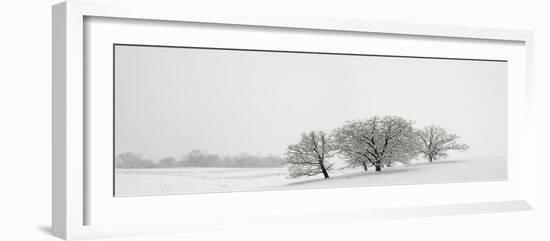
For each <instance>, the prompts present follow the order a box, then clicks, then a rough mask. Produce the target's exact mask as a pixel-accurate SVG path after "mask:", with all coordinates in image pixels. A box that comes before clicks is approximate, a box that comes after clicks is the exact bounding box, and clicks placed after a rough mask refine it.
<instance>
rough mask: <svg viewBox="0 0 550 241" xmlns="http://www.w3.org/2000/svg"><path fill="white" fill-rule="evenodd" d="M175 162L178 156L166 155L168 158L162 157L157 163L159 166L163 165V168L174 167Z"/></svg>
mask: <svg viewBox="0 0 550 241" xmlns="http://www.w3.org/2000/svg"><path fill="white" fill-rule="evenodd" d="M175 163H176V158H174V157H166V158H162V159H160V160H159V161H158V163H157V166H158V167H163V168H169V167H174V164H175Z"/></svg>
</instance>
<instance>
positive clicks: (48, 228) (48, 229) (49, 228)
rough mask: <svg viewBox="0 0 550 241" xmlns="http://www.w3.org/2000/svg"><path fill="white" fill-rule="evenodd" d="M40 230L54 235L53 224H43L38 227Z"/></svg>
mask: <svg viewBox="0 0 550 241" xmlns="http://www.w3.org/2000/svg"><path fill="white" fill-rule="evenodd" d="M38 230H39V231H40V232H42V233H44V234H48V235H53V233H52V226H50V225H42V226H40V227H38Z"/></svg>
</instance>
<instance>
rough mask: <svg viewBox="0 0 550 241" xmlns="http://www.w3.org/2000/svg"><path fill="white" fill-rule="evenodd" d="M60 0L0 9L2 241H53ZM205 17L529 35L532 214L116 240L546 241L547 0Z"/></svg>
mask: <svg viewBox="0 0 550 241" xmlns="http://www.w3.org/2000/svg"><path fill="white" fill-rule="evenodd" d="M57 2H58V1H51V0H49V1H46V0H21V1H9V2H8V1H3V2H2V5H1V7H0V20H1V21H0V43H1V44H0V113H1V115H0V161H1V165H0V240H33V241H34V240H56V238H54V237H53V236H51V235H50V234H49V229H50V218H51V214H50V212H51V211H50V206H51V194H50V193H51V181H50V180H51V173H50V171H51V151H50V149H51V128H50V126H51V101H50V99H51V71H50V67H51V61H50V59H51V58H50V51H51V34H50V32H51V20H50V17H51V11H50V6H51V5H52V4H54V3H57ZM188 2H189V7H197V8H206V9H209V10H210V11H212V12H214V13H215V12H222V11H224V12H225V11H230V12H234V13H235V14H239V13H245V12H248V11H254V12H266V13H277V14H290V15H301V16H322V17H334V18H338V17H340V18H341V17H345V18H360V19H370V20H388V21H400V22H416V23H437V24H446V25H463V26H476V27H494V28H515V29H528V30H533V31H535V34H536V36H535V41H536V50H535V54H536V56H535V58H536V60H535V61H536V62H535V63H536V66H535V68H536V72H535V77H536V94H537V96H536V108H537V121H536V125H537V126H536V128H537V129H536V131H537V149H538V150H539V151H538V153H537V158H538V166H537V168H538V173H537V185H538V186H537V200H536V201H537V202H536V203H535V209H536V210H535V211H532V212H520V213H497V214H482V215H476V216H472V215H463V216H454V217H433V218H421V219H408V220H386V221H376V222H364V223H344V224H332V225H307V224H304V225H303V226H300V227H294V228H284V229H280V228H278V229H267V228H266V229H264V230H246V229H242V230H221V231H219V232H214V233H195V234H188V235H179V236H163V237H140V238H124V239H116V240H365V239H372V240H399V239H405V240H411V239H413V240H415V239H421V240H423V241H427V240H442V239H443V240H508V239H509V240H520V239H524V240H548V239H549V238H550V234H548V232H547V222H548V220H549V218H550V205H549V203H550V193H549V192H548V191H547V190H548V188H547V187H546V185H545V184H546V183H550V175H547V174H546V173H545V172H546V171H547V170H550V168H549V167H550V163H549V162H548V161H547V159H548V158H547V157H546V156H545V155H544V154H545V153H543V150H544V149H546V148H547V146H548V144H550V141H549V140H547V139H546V138H545V137H546V136H548V135H549V134H550V128H549V127H548V125H547V123H550V113H549V112H550V108H548V104H547V103H550V95H549V94H548V91H550V83H549V81H548V79H550V69H548V68H547V66H548V65H549V64H550V60H549V58H550V24H549V23H550V15H548V13H547V12H548V9H550V6H547V5H548V4H547V1H542V0H541V1H535V0H522V1H519V0H517V1H499V0H486V1H479V0H461V1H456V0H455V1H437V0H415V1H407V0H387V1H367V0H338V1H336V0H331V1H321V0H316V1H315V0H312V1H309V0H301V1H298V0H265V1H252V0H250V1H249V0H232V1H221V0H218V1H209V0H202V1H198V0H197V1H188Z"/></svg>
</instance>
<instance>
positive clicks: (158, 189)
mask: <svg viewBox="0 0 550 241" xmlns="http://www.w3.org/2000/svg"><path fill="white" fill-rule="evenodd" d="M287 175H288V172H287V169H286V168H163V169H116V170H115V194H116V196H139V195H162V194H185V193H206V192H231V191H255V190H280V189H300V188H323V187H346V186H348V187H349V186H370V185H397V184H419V183H442V182H467V181H496V180H505V179H506V159H504V158H490V159H485V158H484V159H479V160H464V161H460V160H448V161H438V162H434V163H426V162H418V163H412V164H408V165H402V164H399V163H397V164H395V165H394V166H392V167H387V168H384V169H383V170H382V172H378V173H376V172H374V170H369V171H368V172H364V171H363V170H362V169H361V168H346V169H341V170H338V169H337V170H333V171H332V172H331V173H330V176H331V177H330V178H329V179H324V178H323V177H322V175H318V176H315V177H305V178H299V179H289V178H287Z"/></svg>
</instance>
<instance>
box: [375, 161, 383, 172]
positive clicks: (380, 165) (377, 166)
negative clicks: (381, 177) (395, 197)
mask: <svg viewBox="0 0 550 241" xmlns="http://www.w3.org/2000/svg"><path fill="white" fill-rule="evenodd" d="M374 166H375V167H376V171H377V172H381V171H382V163H380V162H377V163H376V165H374Z"/></svg>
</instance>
